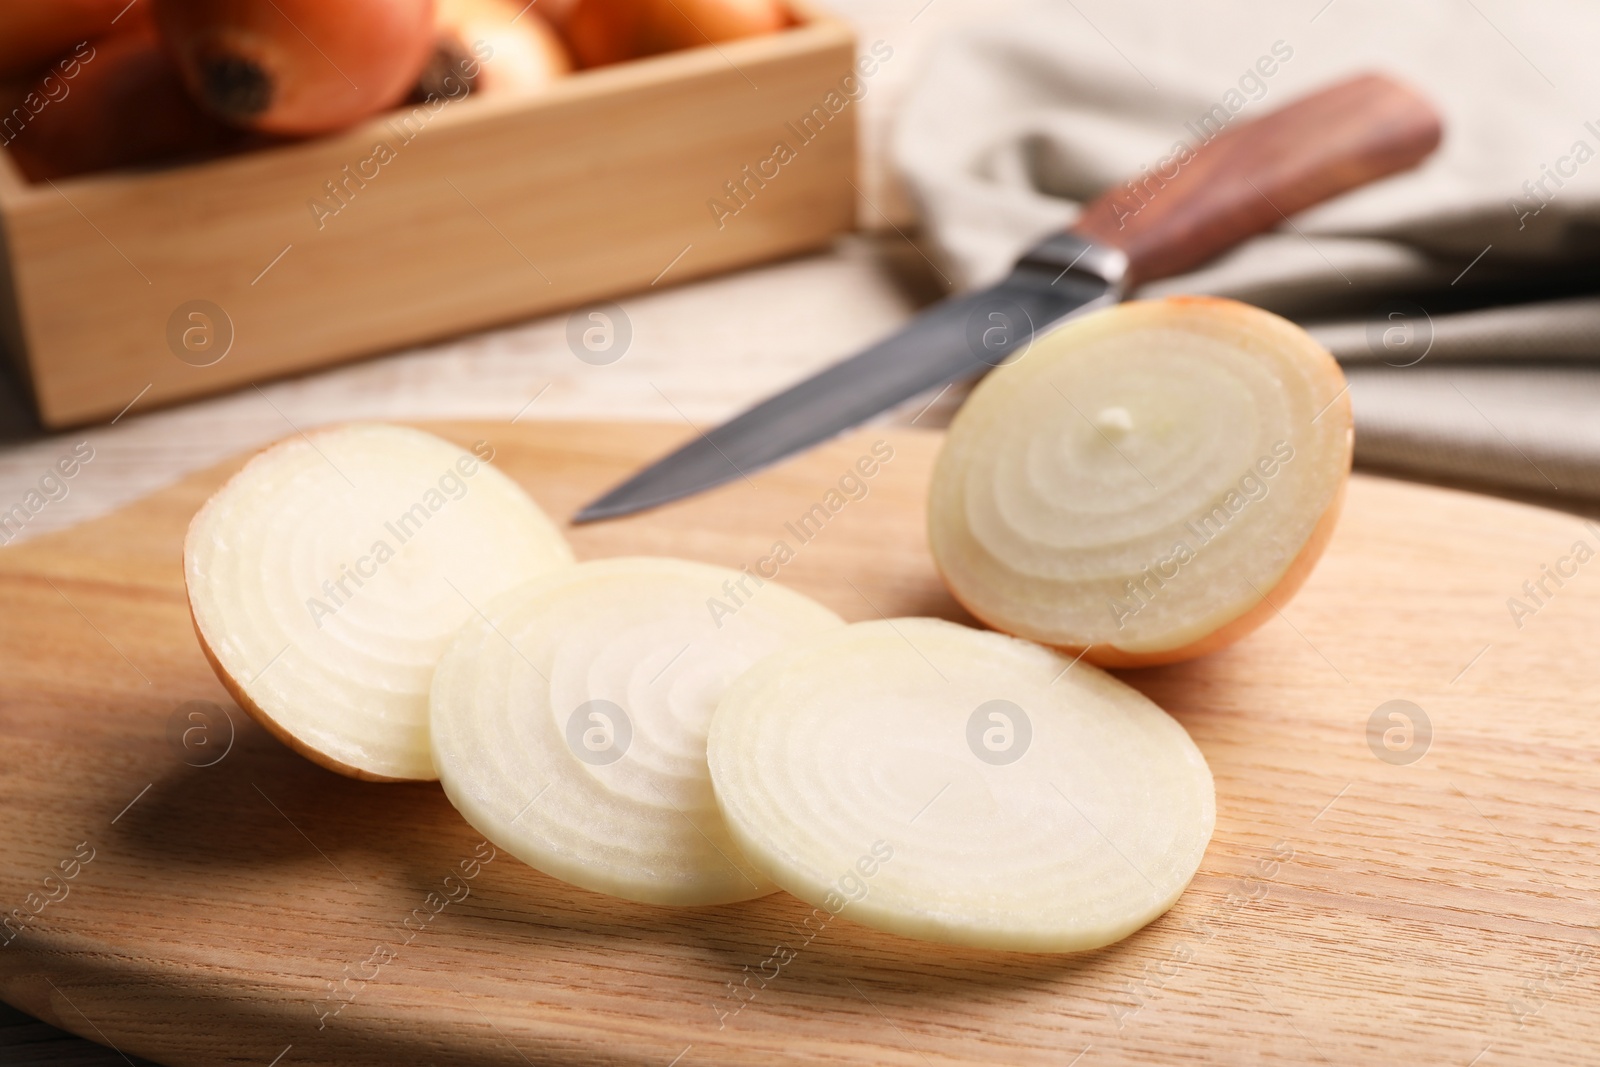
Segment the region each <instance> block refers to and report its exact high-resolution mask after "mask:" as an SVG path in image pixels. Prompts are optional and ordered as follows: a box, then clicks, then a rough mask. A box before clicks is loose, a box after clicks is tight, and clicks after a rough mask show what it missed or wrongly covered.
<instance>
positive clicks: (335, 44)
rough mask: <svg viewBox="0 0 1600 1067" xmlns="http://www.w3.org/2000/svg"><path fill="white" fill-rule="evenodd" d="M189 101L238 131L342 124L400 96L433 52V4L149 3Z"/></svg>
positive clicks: (317, 0)
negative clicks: (189, 98)
mask: <svg viewBox="0 0 1600 1067" xmlns="http://www.w3.org/2000/svg"><path fill="white" fill-rule="evenodd" d="M153 2H154V3H155V5H156V8H155V13H156V21H157V23H158V25H159V26H160V28H161V33H162V36H163V37H164V38H165V39H166V41H167V45H168V48H169V49H170V51H171V53H172V55H173V58H174V59H175V60H176V61H177V64H178V67H179V69H180V70H181V71H182V73H183V76H184V81H185V82H186V84H187V85H188V87H189V91H190V92H191V93H192V94H193V95H194V98H195V99H196V100H197V101H199V102H200V104H201V105H202V106H203V107H205V108H206V109H207V110H208V111H210V112H211V113H213V114H215V115H216V116H217V117H219V118H221V119H223V120H225V121H227V122H230V123H232V124H233V125H235V126H239V127H241V128H244V129H252V130H260V131H263V132H267V133H277V134H286V135H290V136H301V135H306V134H315V133H326V132H329V131H333V130H339V129H344V128H345V127H348V126H351V125H353V124H355V123H357V122H359V121H361V120H362V119H365V118H368V117H370V116H372V115H375V114H377V113H378V112H380V111H382V110H384V109H385V108H388V107H392V106H394V105H395V104H398V103H400V102H401V100H403V99H404V98H405V96H406V94H407V93H408V92H409V91H410V90H411V87H412V86H413V85H414V84H415V83H416V80H417V76H418V75H419V74H420V73H421V72H422V68H423V66H424V64H425V63H426V62H427V61H428V57H429V56H430V55H431V54H432V52H433V45H434V35H433V0H340V2H338V3H328V2H325V0H153Z"/></svg>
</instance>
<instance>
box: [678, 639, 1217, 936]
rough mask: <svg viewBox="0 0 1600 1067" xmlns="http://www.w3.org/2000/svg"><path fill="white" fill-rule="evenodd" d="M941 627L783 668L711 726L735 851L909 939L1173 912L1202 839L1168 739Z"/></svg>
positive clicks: (1043, 931) (1151, 713) (1049, 657)
mask: <svg viewBox="0 0 1600 1067" xmlns="http://www.w3.org/2000/svg"><path fill="white" fill-rule="evenodd" d="M1072 662H1073V661H1072V660H1070V659H1067V658H1065V657H1063V656H1061V655H1059V654H1057V653H1055V652H1053V651H1051V650H1049V649H1046V648H1043V647H1041V646H1039V645H1035V644H1032V643H1031V642H1027V641H1020V640H1017V639H1016V638H1011V637H1006V636H1004V635H1002V634H996V633H990V632H987V631H980V630H973V629H969V628H967V627H964V626H958V625H956V624H954V623H949V622H944V621H941V620H937V619H894V620H883V621H878V622H867V623H857V624H855V625H852V626H848V627H845V628H844V629H842V630H837V631H834V632H832V633H828V634H824V635H822V636H820V637H818V638H816V639H813V640H811V641H808V642H806V643H805V644H804V645H801V646H797V647H796V648H794V649H791V650H789V651H788V652H783V653H779V654H778V655H776V656H774V657H772V658H771V659H769V660H767V661H765V662H763V663H761V664H759V665H757V666H756V667H755V668H753V669H752V670H750V671H749V672H748V673H747V674H745V676H744V677H742V678H740V679H739V681H738V682H736V683H735V684H734V685H733V686H732V688H730V689H729V691H728V695H727V696H726V697H724V698H723V701H722V704H721V705H720V706H719V707H718V709H717V714H716V718H715V719H714V720H713V723H712V728H711V739H710V744H709V748H708V758H709V762H710V766H711V776H712V781H713V783H714V784H715V787H716V796H717V802H718V804H719V805H720V806H721V808H722V813H723V816H724V818H725V819H726V820H727V824H728V827H729V829H730V830H731V831H732V834H733V838H734V840H735V841H736V842H737V843H738V844H739V846H740V847H741V848H742V849H743V850H744V852H745V854H746V855H747V856H749V857H750V860H751V861H752V862H753V863H754V864H755V865H756V866H758V867H759V868H761V869H762V870H763V871H765V872H766V874H767V875H768V877H770V878H771V879H772V880H773V881H774V882H776V883H778V885H780V886H782V887H783V888H784V889H786V890H788V891H789V892H791V893H793V894H794V895H795V896H798V897H800V898H801V899H802V900H805V901H808V902H809V903H811V904H813V905H815V906H816V907H818V908H821V909H823V910H825V911H827V912H830V913H833V914H840V913H842V914H844V915H845V916H846V917H848V918H850V919H854V920H856V921H858V922H861V923H864V924H866V925H868V926H872V927H876V928H878V929H881V930H887V931H890V932H892V933H897V934H903V935H906V936H909V937H916V938H925V939H928V940H934V941H946V942H952V943H955V944H961V945H970V946H975V947H980V948H994V949H1008V950H1015V951H1023V952H1071V951H1079V950H1083V949H1091V948H1097V947H1099V946H1101V945H1106V944H1109V943H1111V942H1113V941H1116V940H1119V939H1120V938H1123V937H1126V936H1127V935H1128V934H1130V933H1132V932H1133V931H1135V930H1137V929H1139V928H1140V927H1141V926H1143V925H1145V924H1146V923H1148V922H1150V921H1151V920H1152V919H1154V918H1156V917H1157V916H1158V915H1160V914H1161V913H1162V912H1164V911H1166V910H1167V909H1168V908H1169V907H1171V906H1172V904H1173V902H1174V901H1176V900H1177V899H1178V896H1179V894H1181V893H1182V892H1183V889H1184V887H1185V886H1186V885H1188V883H1189V880H1190V879H1191V878H1192V877H1193V876H1194V872H1195V870H1196V868H1197V867H1198V866H1199V864H1200V859H1201V856H1202V854H1203V853H1204V852H1205V848H1206V843H1207V842H1208V841H1209V840H1210V838H1211V829H1212V825H1213V823H1214V822H1215V817H1216V802H1215V795H1214V792H1213V787H1212V782H1211V771H1210V770H1209V768H1207V766H1206V762H1205V758H1204V757H1203V756H1202V755H1201V754H1200V751H1199V749H1197V748H1196V747H1195V745H1194V742H1192V741H1191V740H1190V739H1189V735H1188V734H1187V733H1185V732H1184V729H1183V727H1182V726H1180V725H1179V724H1178V723H1177V722H1176V721H1174V720H1173V719H1172V718H1171V717H1170V716H1168V715H1167V714H1166V713H1165V712H1164V711H1162V710H1161V709H1160V708H1158V707H1156V706H1155V705H1154V704H1152V703H1151V702H1150V701H1149V700H1147V699H1145V697H1143V696H1142V695H1140V694H1139V693H1138V692H1136V691H1135V690H1133V689H1131V688H1129V687H1128V686H1126V685H1124V684H1123V683H1121V682H1119V681H1117V680H1116V679H1114V678H1112V677H1111V676H1109V675H1107V674H1105V673H1104V672H1102V671H1100V670H1098V669H1096V668H1094V667H1090V666H1088V665H1087V664H1081V663H1080V664H1078V665H1077V666H1076V667H1072V669H1071V670H1068V668H1069V667H1070V666H1071V665H1072Z"/></svg>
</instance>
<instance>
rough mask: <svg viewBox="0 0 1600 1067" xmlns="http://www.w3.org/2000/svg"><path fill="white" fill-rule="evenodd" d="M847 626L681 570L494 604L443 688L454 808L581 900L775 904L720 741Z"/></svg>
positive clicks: (556, 578)
mask: <svg viewBox="0 0 1600 1067" xmlns="http://www.w3.org/2000/svg"><path fill="white" fill-rule="evenodd" d="M840 626H841V622H840V619H839V617H838V616H836V615H835V614H833V612H831V611H829V610H828V609H826V608H824V607H823V606H822V605H820V604H818V603H816V602H815V601H812V600H810V599H808V598H806V597H804V596H801V595H800V594H798V593H794V592H791V591H789V590H787V589H784V588H782V587H781V586H777V585H773V584H771V583H766V584H761V583H760V582H759V580H757V579H755V578H754V577H752V576H750V575H748V574H745V573H741V572H738V571H730V570H724V569H723V568H720V567H712V566H707V565H705V564H701V563H689V562H685V561H683V560H673V559H650V558H625V559H605V560H596V561H593V562H589V563H580V564H578V565H577V566H575V567H571V568H568V569H566V570H564V571H561V572H558V573H555V574H551V575H547V576H546V577H544V578H542V579H539V580H538V581H535V582H532V583H530V584H528V585H525V586H523V587H521V588H519V589H516V590H513V591H512V592H510V593H507V594H506V595H505V596H503V597H501V598H500V599H499V600H497V601H495V603H494V604H493V605H491V606H490V607H489V608H488V610H487V611H486V613H485V616H484V617H483V618H481V619H475V620H473V621H472V622H470V623H468V624H467V626H466V627H464V628H463V629H462V631H461V633H460V634H459V635H458V636H457V637H456V639H455V640H454V641H453V642H451V644H450V647H449V649H448V651H446V653H445V655H444V658H443V659H442V660H441V662H440V664H439V668H438V671H437V673H436V675H435V677H434V683H433V696H432V736H433V749H434V758H435V760H436V762H437V765H438V769H439V780H440V782H441V783H442V784H443V786H444V790H445V793H446V795H448V796H449V798H450V801H451V803H453V804H454V805H455V806H456V808H457V809H458V810H459V811H460V812H461V814H462V815H463V816H464V817H465V818H466V820H467V822H469V823H471V824H472V826H473V827H474V828H475V829H476V830H477V831H478V832H479V833H481V834H483V835H484V836H485V837H487V838H488V839H489V840H490V841H492V842H494V843H495V844H496V845H497V846H499V847H500V848H503V849H505V850H506V851H507V852H510V853H511V854H512V855H514V856H516V857H518V858H519V859H521V860H523V861H524V862H525V863H528V864H529V865H531V866H533V867H536V868H538V869H539V870H541V871H544V872H545V873H546V874H549V875H552V876H554V877H556V878H560V879H562V880H563V881H566V882H570V883H572V884H574V885H578V886H582V887H584V888H586V889H592V890H595V891H597V892H601V893H608V894H611V895H613V896H618V897H625V898H627V899H629V900H636V901H642V902H645V903H652V904H680V905H696V904H719V903H725V902H729V901H735V900H745V899H748V898H751V897H756V896H761V895H763V894H766V893H770V892H772V890H773V886H772V884H771V882H769V881H768V880H767V879H766V878H763V877H762V876H761V875H760V874H759V873H758V872H757V871H755V870H754V869H753V868H751V867H750V866H749V864H748V863H747V862H746V861H745V860H744V859H743V857H742V856H740V854H739V852H738V849H737V848H735V847H734V845H733V843H732V842H731V841H730V840H729V838H728V832H727V828H726V827H725V826H724V825H723V822H722V817H721V815H720V814H719V813H718V811H717V806H716V800H715V798H714V796H713V794H712V790H711V779H710V775H709V773H708V771H707V769H706V750H705V746H706V732H707V730H708V729H709V727H710V722H711V716H712V713H713V712H714V711H715V709H716V705H717V701H718V700H720V699H721V697H722V694H723V692H724V691H725V690H726V689H727V686H728V685H729V683H730V682H732V681H733V680H734V679H735V678H736V677H738V676H739V675H740V674H741V673H742V672H743V671H744V670H745V669H746V668H748V667H749V666H750V665H751V664H753V663H755V662H757V661H758V660H760V659H762V658H764V657H766V656H768V655H770V654H771V653H773V652H776V651H778V650H780V649H782V648H785V647H788V646H789V645H791V644H793V643H795V642H796V641H798V640H801V639H803V638H807V637H811V636H813V635H815V634H817V633H819V632H822V631H825V630H831V629H837V628H839V627H840Z"/></svg>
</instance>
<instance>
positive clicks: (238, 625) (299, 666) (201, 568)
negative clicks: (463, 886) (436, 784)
mask: <svg viewBox="0 0 1600 1067" xmlns="http://www.w3.org/2000/svg"><path fill="white" fill-rule="evenodd" d="M492 456H493V449H492V447H491V446H490V445H489V444H488V443H487V442H479V444H478V445H477V446H475V448H474V449H473V451H472V452H468V451H465V450H463V449H461V448H459V447H458V446H456V445H453V444H451V443H449V442H448V441H443V440H441V439H439V438H437V437H434V436H433V435H432V434H427V433H423V432H422V431H420V430H412V429H406V428H404V427H399V426H381V425H357V426H349V427H344V428H340V429H335V430H326V431H319V432H314V433H311V434H309V435H304V436H299V437H293V438H289V439H288V440H286V441H283V442H281V443H280V444H277V445H274V446H273V447H271V448H269V449H267V450H266V451H265V452H262V453H261V454H260V455H258V456H256V457H255V458H254V459H252V460H251V461H250V462H249V463H247V464H246V465H245V466H244V468H243V469H242V470H240V471H239V473H237V474H235V475H234V476H233V477H232V478H231V479H229V481H228V482H227V484H226V485H224V486H223V487H222V488H221V489H220V490H218V491H217V493H216V495H215V496H213V497H212V498H211V499H210V500H209V501H207V502H206V504H205V506H204V507H202V508H201V509H200V511H199V512H198V513H197V514H196V515H195V517H194V520H193V521H192V522H191V523H190V524H189V534H188V537H187V538H186V539H185V541H184V549H183V555H184V578H185V581H186V584H187V586H188V591H189V610H190V613H191V614H192V615H193V617H194V624H195V632H196V633H197V634H198V635H199V637H200V646H201V648H202V649H204V651H205V654H206V658H207V659H209V660H210V661H211V666H212V668H213V669H214V670H215V671H216V672H217V677H218V678H220V679H221V680H222V683H223V685H225V686H226V687H227V689H228V691H229V692H230V693H231V694H233V698H234V699H235V700H237V701H238V702H239V706H240V707H242V708H244V709H245V710H246V711H248V712H249V713H250V714H251V715H253V716H254V717H255V718H256V719H258V720H260V721H261V723H262V724H263V725H265V726H266V727H267V728H268V729H269V730H271V731H272V732H273V733H274V734H276V735H277V736H278V737H280V738H282V739H283V740H284V741H285V742H287V743H288V744H289V745H290V746H291V747H293V748H294V749H296V750H297V751H299V752H301V753H302V754H304V755H305V756H307V757H309V758H310V759H312V760H314V761H316V762H317V763H320V764H322V765H323V766H325V767H329V768H331V769H333V770H335V771H338V772H340V773H342V774H347V775H350V776H352V777H356V778H367V779H375V780H379V781H395V780H415V779H431V778H434V777H435V775H434V772H433V760H432V757H431V755H430V752H429V749H428V686H429V683H430V682H431V680H432V678H433V668H434V665H435V664H436V663H437V662H438V659H439V656H440V654H441V653H442V652H443V651H444V647H445V644H446V643H447V642H448V641H449V639H450V636H451V635H452V634H453V633H454V632H455V631H456V630H457V629H458V628H459V627H460V626H461V624H462V623H463V622H465V621H466V620H467V619H468V618H469V617H471V616H474V615H475V614H476V610H475V605H480V604H487V603H488V602H489V601H490V600H491V599H492V598H493V597H494V596H495V595H496V594H498V593H501V592H503V591H504V590H506V589H508V588H510V587H512V586H514V585H516V584H518V583H520V582H524V581H527V580H528V579H530V578H533V577H535V576H537V575H539V574H543V573H544V572H546V571H548V570H550V569H552V568H554V567H560V566H565V565H567V564H570V563H571V562H572V551H571V549H569V548H568V547H567V543H566V541H565V540H564V539H563V538H562V536H561V533H560V532H559V531H558V530H557V529H556V527H555V526H554V525H553V524H552V523H551V522H550V520H549V519H548V518H546V517H545V514H544V512H542V511H540V510H539V507H538V505H537V504H535V503H534V502H533V501H532V500H530V499H529V498H528V495H527V494H526V493H524V492H523V491H522V490H521V489H520V488H519V487H518V486H517V485H516V483H515V482H513V481H511V479H509V478H507V477H506V476H505V475H504V474H501V473H500V472H499V471H498V470H496V469H495V468H494V467H492V466H490V465H489V463H488V459H489V458H490V457H492Z"/></svg>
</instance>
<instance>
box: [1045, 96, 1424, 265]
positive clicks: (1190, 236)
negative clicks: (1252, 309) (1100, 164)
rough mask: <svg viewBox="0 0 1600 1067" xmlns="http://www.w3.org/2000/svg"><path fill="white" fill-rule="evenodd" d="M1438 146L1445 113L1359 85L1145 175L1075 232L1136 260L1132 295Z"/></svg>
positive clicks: (1217, 139) (1309, 100) (1103, 199)
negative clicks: (1141, 285)
mask: <svg viewBox="0 0 1600 1067" xmlns="http://www.w3.org/2000/svg"><path fill="white" fill-rule="evenodd" d="M1190 128H1191V129H1193V128H1194V125H1193V124H1191V125H1190ZM1439 137H1440V121H1439V115H1438V113H1437V112H1435V111H1434V110H1433V107H1432V105H1430V104H1429V103H1428V101H1427V100H1426V99H1424V98H1423V97H1422V96H1421V95H1419V94H1418V93H1417V92H1416V91H1415V90H1413V89H1411V88H1410V87H1408V86H1405V85H1402V84H1400V83H1399V82H1396V81H1393V80H1391V79H1389V78H1386V77H1384V76H1382V75H1379V74H1364V75H1360V76H1358V77H1355V78H1352V79H1350V80H1349V81H1345V82H1341V83H1339V84H1338V85H1334V86H1332V87H1330V88H1327V89H1324V90H1322V91H1321V92H1318V93H1314V94H1312V95H1311V96H1307V97H1303V98H1301V99H1299V100H1296V101H1295V102H1294V103H1291V104H1288V105H1286V106H1285V107H1282V108H1280V109H1278V110H1277V111H1274V112H1272V113H1270V114H1268V115H1264V116H1262V117H1261V118H1259V119H1256V120H1254V121H1252V122H1245V123H1238V124H1233V125H1228V126H1224V127H1222V129H1221V131H1220V132H1218V133H1216V134H1215V136H1213V137H1212V138H1211V139H1210V140H1209V141H1206V142H1205V143H1204V144H1202V145H1200V146H1199V147H1198V148H1194V147H1193V146H1191V147H1190V149H1189V152H1188V154H1187V155H1185V154H1184V153H1182V152H1177V153H1174V154H1173V155H1172V156H1169V157H1167V159H1165V160H1163V161H1162V162H1161V163H1159V164H1157V165H1156V166H1155V167H1147V168H1146V169H1145V172H1144V173H1143V174H1142V175H1140V176H1139V177H1136V178H1134V179H1132V180H1131V181H1129V182H1127V183H1125V184H1123V185H1120V186H1117V187H1114V188H1112V189H1110V190H1108V191H1107V192H1105V193H1103V194H1101V196H1100V197H1099V199H1097V200H1095V201H1094V202H1092V203H1090V204H1089V205H1088V206H1086V207H1085V208H1084V209H1083V214H1082V215H1081V216H1079V218H1078V221H1077V223H1076V224H1075V225H1074V226H1073V227H1072V230H1073V231H1074V232H1075V233H1078V234H1080V235H1082V236H1084V237H1088V238H1090V239H1091V240H1094V241H1098V242H1100V243H1102V244H1108V245H1112V246H1114V247H1116V248H1120V249H1121V250H1122V251H1123V252H1125V253H1127V256H1128V259H1129V271H1128V279H1129V280H1128V285H1129V288H1132V286H1134V285H1138V284H1139V283H1141V282H1147V281H1153V280H1155V279H1157V278H1165V277H1168V276H1169V275H1173V274H1181V273H1183V272H1184V271H1186V270H1190V269H1192V268H1194V267H1198V266H1199V265H1200V264H1202V263H1204V262H1206V261H1207V260H1209V259H1211V258H1212V257H1214V256H1216V255H1219V254H1220V253H1222V252H1225V251H1227V250H1228V249H1229V248H1232V247H1233V246H1234V245H1236V244H1238V243H1239V242H1241V241H1243V240H1244V239H1245V238H1247V237H1252V236H1254V235H1255V234H1258V233H1262V232H1264V231H1266V230H1270V229H1273V228H1274V227H1276V226H1278V225H1280V224H1282V223H1283V222H1284V221H1285V220H1286V219H1287V218H1288V217H1289V216H1291V215H1293V214H1295V213H1296V212H1298V211H1302V210H1304V209H1305V208H1308V207H1310V206H1311V205H1313V204H1317V203H1321V202H1322V201H1324V200H1327V199H1328V198H1330V197H1333V196H1337V195H1338V194H1339V193H1342V192H1345V191H1347V190H1350V189H1354V188H1355V187H1356V186H1358V185H1365V184H1366V183H1367V182H1370V181H1372V180H1374V179H1376V178H1381V177H1384V176H1385V175H1388V174H1393V173H1395V172H1396V171H1401V170H1405V169H1407V168H1408V167H1412V166H1415V165H1416V164H1418V163H1420V162H1421V161H1422V160H1423V159H1425V158H1426V157H1427V156H1428V154H1429V153H1430V152H1432V151H1433V150H1434V148H1435V147H1437V146H1438V144H1439Z"/></svg>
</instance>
